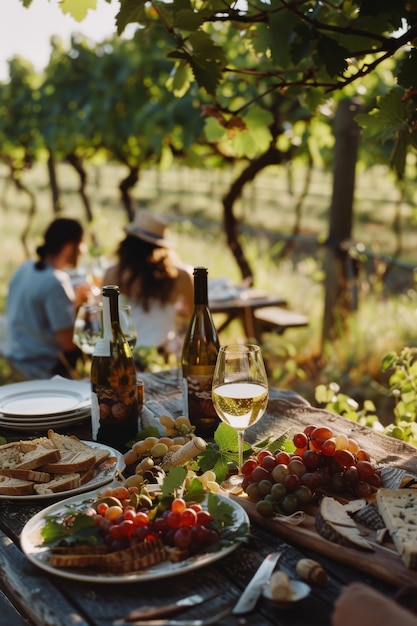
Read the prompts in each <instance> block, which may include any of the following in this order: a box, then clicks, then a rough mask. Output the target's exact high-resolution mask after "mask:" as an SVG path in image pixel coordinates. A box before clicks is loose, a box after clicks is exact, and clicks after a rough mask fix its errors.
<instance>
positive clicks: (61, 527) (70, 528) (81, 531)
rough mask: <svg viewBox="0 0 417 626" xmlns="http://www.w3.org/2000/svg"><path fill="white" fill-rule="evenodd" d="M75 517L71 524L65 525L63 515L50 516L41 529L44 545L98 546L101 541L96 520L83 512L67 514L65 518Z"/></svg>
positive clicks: (68, 512)
mask: <svg viewBox="0 0 417 626" xmlns="http://www.w3.org/2000/svg"><path fill="white" fill-rule="evenodd" d="M71 515H74V518H73V521H72V523H71V524H64V523H63V518H62V513H59V514H58V515H50V516H49V515H48V516H47V517H46V523H45V525H44V526H42V528H41V537H42V539H43V542H42V545H46V544H47V545H48V546H54V545H57V544H58V543H60V542H62V541H65V543H67V544H71V543H87V544H90V545H96V544H97V543H98V540H99V532H100V529H99V528H98V527H97V526H95V525H94V518H93V517H92V516H91V515H85V513H83V512H82V511H70V510H68V511H67V512H66V515H65V517H69V516H71Z"/></svg>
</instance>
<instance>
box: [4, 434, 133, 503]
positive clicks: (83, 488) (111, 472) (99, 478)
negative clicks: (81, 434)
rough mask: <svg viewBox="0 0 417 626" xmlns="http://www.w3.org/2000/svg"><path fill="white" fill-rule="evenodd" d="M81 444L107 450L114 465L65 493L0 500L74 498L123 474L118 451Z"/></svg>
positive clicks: (101, 470)
mask: <svg viewBox="0 0 417 626" xmlns="http://www.w3.org/2000/svg"><path fill="white" fill-rule="evenodd" d="M83 443H86V444H87V445H88V446H90V447H91V448H93V449H98V450H108V451H109V452H110V456H111V457H113V458H115V459H116V461H115V463H114V464H112V465H108V466H106V465H105V467H104V468H102V469H100V468H99V469H98V470H96V474H95V476H94V478H92V479H91V480H90V481H89V482H88V483H85V485H80V486H79V487H75V489H69V490H67V491H60V492H58V493H49V494H45V495H39V494H31V495H27V496H5V495H0V500H22V501H23V500H25V501H26V500H53V499H54V500H56V499H57V498H60V499H63V498H67V497H69V496H75V495H76V494H81V493H85V492H87V491H92V490H93V489H98V488H99V487H102V486H103V485H106V484H107V483H110V482H111V481H112V480H114V478H115V475H116V473H117V472H123V470H124V469H125V462H124V457H123V455H122V454H121V453H120V452H119V451H118V450H115V449H114V448H111V447H110V446H106V445H104V444H103V443H97V442H96V441H83Z"/></svg>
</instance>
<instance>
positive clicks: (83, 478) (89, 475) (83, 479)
mask: <svg viewBox="0 0 417 626" xmlns="http://www.w3.org/2000/svg"><path fill="white" fill-rule="evenodd" d="M94 476H95V471H94V467H90V468H89V469H88V470H86V471H85V472H80V484H81V485H85V484H86V483H89V482H90V480H93V478H94Z"/></svg>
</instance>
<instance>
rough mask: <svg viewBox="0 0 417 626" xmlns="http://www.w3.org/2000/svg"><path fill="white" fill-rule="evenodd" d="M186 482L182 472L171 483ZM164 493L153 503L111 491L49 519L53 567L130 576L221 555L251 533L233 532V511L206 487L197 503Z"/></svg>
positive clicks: (196, 495) (121, 489)
mask: <svg viewBox="0 0 417 626" xmlns="http://www.w3.org/2000/svg"><path fill="white" fill-rule="evenodd" d="M176 469H179V468H176ZM184 476H185V472H182V471H180V472H177V473H176V474H175V475H174V476H169V475H168V477H167V478H168V482H169V484H170V485H174V484H178V482H179V481H182V480H183V479H184ZM176 489H177V488H175V489H174V490H173V491H174V492H175V491H176ZM164 493H165V495H163V494H161V495H160V496H154V497H150V496H149V495H147V494H146V491H145V490H143V491H142V492H139V490H138V489H137V488H135V487H131V488H129V489H128V488H126V487H125V486H122V485H121V486H117V487H114V488H112V487H107V488H105V489H103V491H102V492H100V493H98V494H97V497H95V498H90V499H89V500H83V501H82V502H80V503H78V504H75V505H73V506H72V507H71V506H68V507H66V508H64V509H63V510H62V511H60V512H59V513H57V514H56V515H50V516H48V517H47V518H46V519H45V523H44V525H43V527H42V528H41V537H42V540H43V544H42V545H43V546H45V547H47V548H48V549H49V555H48V556H49V562H50V565H51V566H53V567H57V568H89V569H94V570H96V571H101V572H110V573H122V574H125V573H128V572H133V571H137V570H140V569H142V568H145V567H149V566H150V565H154V564H156V563H159V562H161V561H164V560H167V559H169V560H171V561H180V560H184V559H186V558H188V557H189V556H192V555H195V554H198V553H200V552H204V551H207V550H208V549H209V550H210V551H215V550H216V549H220V547H224V546H225V545H227V544H228V543H233V542H235V541H236V540H238V539H239V537H240V538H242V537H243V535H245V534H246V533H247V532H248V528H247V527H246V528H242V527H241V526H239V528H237V529H236V528H230V526H231V525H233V523H234V515H233V507H232V506H231V505H230V504H229V503H228V502H227V501H225V499H219V498H218V497H217V496H216V495H215V494H212V493H208V494H207V493H206V492H205V491H204V489H203V488H202V487H201V488H200V489H197V488H196V487H195V485H194V488H193V490H192V494H191V495H192V496H193V499H188V494H187V493H184V497H180V496H175V495H167V494H166V489H165V492H164ZM198 500H201V502H204V504H201V503H200V502H198ZM242 526H243V525H242Z"/></svg>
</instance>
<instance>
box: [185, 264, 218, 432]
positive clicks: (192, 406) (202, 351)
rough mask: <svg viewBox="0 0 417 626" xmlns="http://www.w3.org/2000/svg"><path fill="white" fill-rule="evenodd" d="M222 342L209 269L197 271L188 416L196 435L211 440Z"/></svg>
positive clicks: (188, 342) (189, 337) (188, 349)
mask: <svg viewBox="0 0 417 626" xmlns="http://www.w3.org/2000/svg"><path fill="white" fill-rule="evenodd" d="M218 352H219V340H218V337H217V332H216V328H215V326H214V322H213V318H212V316H211V313H210V309H209V307H208V295H207V268H205V267H196V268H194V309H193V312H192V315H191V319H190V323H189V325H188V329H187V332H186V335H185V338H184V344H183V349H182V355H181V365H182V375H183V396H184V404H185V408H184V413H185V414H186V415H188V417H189V419H190V422H191V424H192V425H193V426H195V428H196V434H197V435H200V436H203V437H211V436H212V435H213V433H214V431H215V430H216V428H217V425H218V424H219V421H220V420H219V418H218V416H217V413H216V411H215V409H214V406H213V402H212V399H211V386H212V381H213V373H214V367H215V365H216V360H217V354H218Z"/></svg>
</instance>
